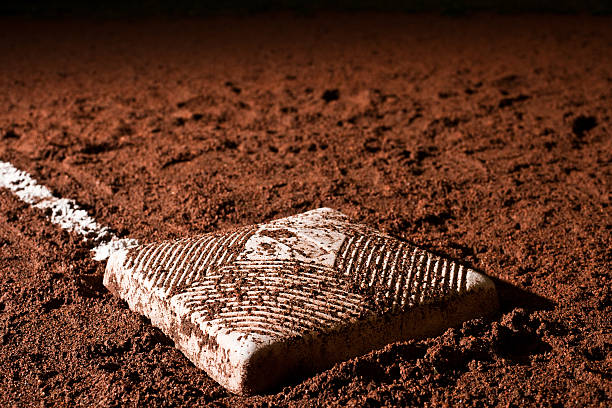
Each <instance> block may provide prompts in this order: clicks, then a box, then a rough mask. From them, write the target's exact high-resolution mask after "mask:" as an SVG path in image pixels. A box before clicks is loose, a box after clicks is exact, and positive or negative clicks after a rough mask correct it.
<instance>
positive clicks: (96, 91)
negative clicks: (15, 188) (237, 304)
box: [0, 14, 612, 407]
mask: <svg viewBox="0 0 612 408" xmlns="http://www.w3.org/2000/svg"><path fill="white" fill-rule="evenodd" d="M0 61H1V63H0V160H4V161H10V162H12V163H13V164H14V165H15V166H17V167H20V168H23V169H25V170H27V171H29V172H31V173H32V174H33V175H34V176H35V177H36V178H37V179H38V180H40V181H41V182H42V183H44V184H46V185H48V186H49V187H50V188H51V189H52V190H53V191H54V193H56V194H57V195H59V196H61V197H67V198H73V199H75V200H77V201H78V202H79V203H80V204H81V205H82V206H83V207H84V208H86V209H87V210H88V211H89V212H90V213H91V214H92V215H93V216H94V217H95V218H96V219H97V220H98V221H100V222H101V223H102V224H105V225H109V226H111V227H112V228H113V230H114V231H116V232H117V233H118V234H120V235H121V236H126V237H128V236H129V237H132V238H137V239H139V240H141V241H143V242H149V241H153V240H157V239H164V238H173V237H183V236H186V235H189V234H195V233H202V232H210V231H217V230H220V229H223V228H229V227H237V226H241V225H247V224H251V223H255V222H263V221H267V220H271V219H273V218H278V217H281V216H289V215H292V214H296V213H299V212H302V211H305V210H309V209H313V208H317V207H321V206H327V207H332V208H335V209H338V210H340V211H343V212H344V213H346V214H348V215H349V216H350V217H351V218H352V220H353V221H356V222H364V223H367V224H368V225H370V226H373V227H376V228H380V229H381V230H384V231H385V232H387V233H391V234H394V235H397V236H399V237H403V238H405V239H407V240H408V241H410V242H412V243H415V244H417V245H420V246H422V247H424V248H426V249H430V250H434V251H436V252H439V253H442V254H445V255H448V256H450V257H452V258H455V259H459V260H462V261H464V262H466V263H467V264H468V265H471V266H473V267H475V268H477V269H479V270H481V271H484V272H485V273H487V274H488V275H489V276H491V277H493V278H495V279H496V280H497V283H498V288H499V291H500V297H501V299H500V300H501V305H502V311H501V313H500V314H499V315H498V316H497V317H496V318H495V319H494V320H493V321H482V320H474V321H470V322H467V323H465V324H464V325H463V326H462V327H458V328H454V329H449V330H448V331H446V332H445V333H444V334H443V335H441V336H439V337H437V338H432V339H426V340H422V341H409V342H405V343H396V344H392V345H389V346H388V347H386V348H384V349H382V350H376V351H373V352H372V353H370V354H368V355H366V356H363V357H360V358H356V359H353V360H351V361H348V362H346V363H343V364H338V365H336V366H335V367H333V368H332V369H330V370H328V371H326V372H323V373H321V374H319V375H317V376H315V377H313V378H309V379H306V380H304V381H303V382H301V383H298V384H294V385H291V386H287V387H286V388H283V389H281V390H277V392H276V393H271V394H269V395H263V396H256V397H250V398H242V397H237V396H233V395H231V394H229V393H228V392H227V391H225V390H224V389H223V388H222V387H220V386H219V385H218V384H216V383H215V382H214V381H213V380H211V379H210V378H209V377H208V376H207V375H206V374H205V373H204V372H202V371H200V370H198V369H196V368H195V367H194V366H193V365H192V364H191V363H190V362H189V361H188V360H187V359H186V358H185V357H184V356H183V355H182V354H181V353H180V352H179V351H177V350H176V349H174V347H173V344H172V343H171V342H170V341H169V340H168V338H167V337H165V336H164V335H163V334H162V333H161V332H160V331H159V330H157V329H155V328H153V327H152V326H151V325H150V324H149V322H147V321H146V320H145V319H143V318H142V317H140V316H138V315H137V314H135V313H132V312H130V311H129V310H128V309H127V306H126V304H125V303H124V302H122V301H119V300H117V299H116V298H114V297H112V296H111V295H110V294H109V292H108V291H107V290H106V289H105V288H104V287H103V286H102V274H103V270H104V265H103V264H102V263H97V262H95V261H93V260H92V259H91V254H90V252H89V249H90V247H91V244H88V243H83V242H82V241H81V240H80V238H79V237H78V236H76V235H74V234H70V233H67V232H65V231H63V230H61V229H60V228H59V227H57V226H54V225H50V223H49V222H48V221H46V219H45V214H44V213H43V212H42V211H39V210H33V209H31V208H29V207H28V205H26V204H24V203H22V202H20V201H19V200H18V199H17V198H16V197H15V196H13V195H12V194H11V193H10V192H8V191H5V190H2V191H0V344H1V347H0V405H2V406H12V405H16V406H31V405H41V404H42V405H59V406H63V405H67V406H75V405H80V406H97V405H100V406H203V405H207V404H212V405H214V406H232V407H233V406H243V405H244V406H285V405H290V406H312V405H318V406H333V405H353V406H397V405H419V406H421V405H435V406H444V405H448V406H457V405H478V406H482V405H503V406H525V405H537V406H606V405H607V406H609V404H610V397H611V393H612V322H611V316H612V302H611V290H612V285H611V279H610V277H611V272H610V271H611V268H612V251H611V247H612V215H611V214H612V210H611V208H610V200H611V193H610V192H611V191H612V137H611V132H612V122H611V115H612V18H610V17H585V16H525V15H522V16H494V15H475V16H464V17H436V16H427V15H379V14H351V15H344V14H336V15H331V14H327V15H317V16H314V17H313V16H310V17H308V16H305V17H299V16H298V17H296V16H291V15H262V16H247V17H233V18H230V17H219V18H212V17H211V18H208V19H191V20H190V19H186V20H147V21H142V20H125V21H114V22H109V21H101V20H27V19H16V18H14V19H8V18H5V19H3V20H2V21H1V22H0Z"/></svg>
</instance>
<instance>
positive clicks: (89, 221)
mask: <svg viewBox="0 0 612 408" xmlns="http://www.w3.org/2000/svg"><path fill="white" fill-rule="evenodd" d="M0 188H6V189H8V190H11V191H12V192H13V193H14V194H15V195H16V196H17V197H19V199H20V200H21V201H23V202H25V203H27V204H30V206H32V207H34V208H40V209H42V210H46V212H47V217H48V218H49V220H50V221H51V222H52V223H54V224H57V225H59V226H60V227H61V228H63V229H65V230H68V231H73V232H76V233H77V234H80V235H82V236H83V239H84V240H85V241H87V240H89V239H91V240H93V241H94V242H95V243H96V244H98V245H97V246H96V247H95V248H94V249H92V250H91V251H92V252H93V253H94V259H95V260H96V261H103V260H105V259H107V258H108V257H109V256H110V254H111V253H112V252H113V251H116V250H118V249H124V248H128V247H131V246H134V245H137V244H138V242H137V241H136V240H134V239H129V238H123V239H120V238H117V236H116V235H115V234H113V233H112V232H111V231H110V229H109V228H108V227H104V226H101V225H100V224H98V223H97V222H96V220H94V219H93V218H92V217H90V216H89V214H87V211H85V210H83V209H82V208H80V207H79V206H78V204H77V203H76V202H75V201H74V200H69V199H67V198H58V197H55V196H54V195H53V194H52V193H51V191H50V190H49V189H48V188H47V187H45V186H43V185H40V184H38V182H37V181H36V180H35V179H34V178H33V177H32V176H31V175H30V174H28V173H27V172H25V171H23V170H19V169H18V168H16V167H15V166H13V165H12V164H11V163H7V162H4V161H0Z"/></svg>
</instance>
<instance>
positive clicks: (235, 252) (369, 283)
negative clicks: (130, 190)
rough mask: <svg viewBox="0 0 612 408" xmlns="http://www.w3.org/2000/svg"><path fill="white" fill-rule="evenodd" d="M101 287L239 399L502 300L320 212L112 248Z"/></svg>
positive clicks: (469, 274)
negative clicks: (116, 249)
mask: <svg viewBox="0 0 612 408" xmlns="http://www.w3.org/2000/svg"><path fill="white" fill-rule="evenodd" d="M104 284H105V285H106V286H107V287H108V288H109V289H110V290H111V291H112V292H113V293H115V294H117V295H118V296H120V297H121V298H123V299H125V300H126V301H127V302H128V304H129V305H130V308H131V309H132V310H135V311H137V312H139V313H143V314H144V315H145V316H147V317H148V318H150V319H151V322H152V323H153V324H154V325H156V326H158V327H160V328H161V329H162V330H163V331H164V332H165V333H166V334H168V335H169V336H170V337H171V338H172V339H173V340H174V341H175V343H176V346H177V347H178V348H179V349H180V350H182V351H183V352H184V353H185V355H187V357H188V358H189V359H191V361H193V362H194V363H195V364H196V365H197V366H199V367H201V368H203V369H204V370H206V371H207V372H208V373H209V374H210V375H211V376H212V377H213V378H214V379H216V380H217V381H218V382H219V383H221V384H222V385H224V386H225V387H227V388H228V389H229V390H231V391H233V392H236V393H239V394H248V393H256V392H259V391H263V390H265V389H268V388H271V387H275V386H278V385H280V384H283V383H285V382H286V381H288V380H289V379H291V378H292V377H295V376H300V375H305V374H308V373H311V372H313V371H316V370H320V369H324V368H326V367H328V366H330V365H332V364H333V363H335V362H337V361H342V360H345V359H348V358H351V357H353V356H355V355H358V354H361V353H364V352H367V351H369V350H371V349H373V348H377V347H381V346H383V345H384V344H386V343H389V342H392V341H396V340H400V339H404V338H408V337H422V336H427V335H434V334H438V333H439V332H440V331H442V330H444V329H445V328H447V327H449V326H454V325H457V324H458V323H461V322H462V321H465V320H467V319H470V318H473V317H477V316H483V315H487V314H489V313H492V312H494V311H495V310H496V306H497V295H496V292H495V288H494V285H493V283H492V282H491V281H490V280H489V279H488V278H486V277H484V276H483V275H481V274H479V273H477V272H475V271H473V270H470V269H468V268H465V267H463V266H462V265H460V264H458V263H456V262H453V261H449V260H446V259H443V258H441V257H439V256H436V255H434V254H431V253H428V252H426V251H423V250H421V249H418V248H416V247H414V246H411V245H409V244H408V243H406V242H403V241H400V240H397V239H395V238H393V237H390V236H387V235H384V234H381V233H379V232H377V231H375V230H372V229H370V228H368V227H365V226H363V225H357V224H352V223H350V222H348V220H347V218H346V217H345V216H344V215H343V214H341V213H339V212H337V211H334V210H331V209H327V208H321V209H318V210H313V211H309V212H306V213H303V214H299V215H296V216H293V217H288V218H284V219H280V220H276V221H273V222H270V223H268V224H261V225H257V226H249V227H243V228H239V229H236V230H233V231H229V232H225V233H213V234H207V235H202V236H197V237H192V238H186V239H181V240H176V241H166V242H161V243H153V244H149V245H144V246H139V247H134V248H132V249H130V250H122V251H118V252H116V253H114V254H113V255H112V256H111V258H110V259H109V263H108V265H107V269H106V273H105V276H104Z"/></svg>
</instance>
